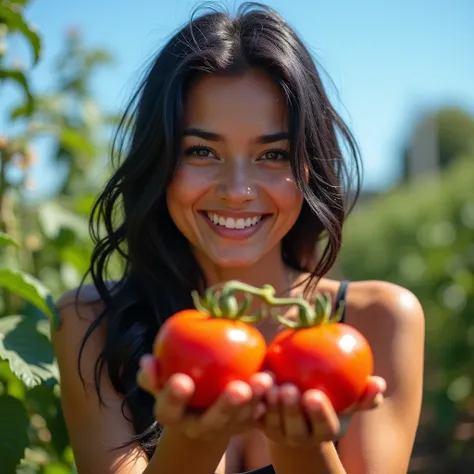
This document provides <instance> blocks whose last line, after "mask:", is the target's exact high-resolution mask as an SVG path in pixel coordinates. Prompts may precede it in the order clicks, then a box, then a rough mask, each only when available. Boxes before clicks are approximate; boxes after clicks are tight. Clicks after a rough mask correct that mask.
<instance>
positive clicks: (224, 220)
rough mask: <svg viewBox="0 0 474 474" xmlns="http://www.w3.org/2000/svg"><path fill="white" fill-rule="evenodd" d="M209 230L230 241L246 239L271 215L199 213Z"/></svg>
mask: <svg viewBox="0 0 474 474" xmlns="http://www.w3.org/2000/svg"><path fill="white" fill-rule="evenodd" d="M199 214H201V215H202V216H203V217H204V218H205V219H206V221H207V222H208V224H209V225H210V226H211V228H212V229H213V230H214V231H215V232H216V233H217V234H219V235H220V236H221V237H225V238H230V239H236V240H240V239H246V238H248V237H250V236H252V235H253V234H254V233H256V232H257V231H258V230H259V229H260V228H261V226H262V224H263V223H264V222H265V221H266V220H267V219H268V218H269V217H270V216H271V214H263V213H262V214H258V213H249V212H247V213H243V212H242V213H233V215H232V216H230V215H228V214H226V213H222V214H221V213H218V212H212V211H201V212H200V213H199Z"/></svg>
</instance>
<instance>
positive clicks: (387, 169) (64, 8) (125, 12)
mask: <svg viewBox="0 0 474 474" xmlns="http://www.w3.org/2000/svg"><path fill="white" fill-rule="evenodd" d="M197 3H199V2H195V1H186V0H166V1H165V0H155V1H151V0H134V1H133V2H132V0H81V1H80V2H64V1H61V0H36V1H33V2H32V4H31V6H30V7H29V8H28V10H27V17H28V19H29V20H30V22H32V23H33V24H35V25H36V26H37V27H38V28H39V30H40V32H41V33H42V35H43V40H44V45H45V51H44V57H43V61H42V62H41V64H40V65H39V66H38V67H37V68H36V69H35V71H34V73H33V84H34V87H35V89H39V90H44V89H47V88H48V87H49V86H50V85H51V84H52V83H53V81H54V77H53V76H52V74H51V71H52V59H54V56H55V55H56V53H57V52H58V51H59V50H60V48H61V43H62V41H63V38H64V31H65V29H66V28H68V27H70V26H75V27H78V28H79V29H81V30H82V32H83V33H84V36H85V39H86V42H87V43H88V44H89V45H94V46H103V47H106V48H108V49H110V50H111V51H112V52H113V54H114V55H115V56H116V58H117V63H116V64H115V66H113V67H112V68H110V69H108V70H104V71H103V72H102V73H100V74H98V75H97V77H96V78H95V88H96V91H97V94H98V97H99V98H100V101H101V103H102V104H103V105H104V106H105V107H106V108H107V109H117V108H118V107H121V106H123V104H124V102H125V101H126V99H127V97H128V94H129V93H130V92H131V91H132V89H133V86H134V85H135V84H136V80H137V78H138V73H139V72H140V70H141V68H142V67H143V65H144V63H145V62H146V61H147V60H148V59H149V58H150V56H151V55H152V54H154V53H155V52H156V51H157V50H158V48H159V47H160V46H161V45H162V44H163V42H164V41H165V40H166V39H168V38H169V36H170V35H171V34H172V32H173V31H174V30H175V29H176V28H177V27H178V26H179V25H180V24H182V23H183V22H184V21H186V20H187V19H188V18H189V14H190V12H191V11H192V9H193V7H194V6H195V5H196V4H197ZM240 3H241V2H240V1H237V2H235V1H234V2H230V3H229V2H227V3H226V4H227V5H231V6H232V5H237V4H240ZM267 4H268V5H270V6H272V7H274V8H276V9H277V10H278V11H279V12H280V13H281V14H282V15H283V16H284V17H285V18H286V19H287V20H288V22H289V23H290V24H291V25H292V26H293V27H295V29H296V30H297V31H298V32H299V33H300V34H301V36H302V37H303V40H304V41H305V42H306V44H308V45H309V47H310V48H311V50H312V51H313V52H314V54H315V57H316V58H317V60H318V61H319V62H320V63H321V64H322V65H323V67H324V68H325V70H326V71H327V73H328V74H329V76H330V77H331V79H332V80H333V82H334V84H335V86H336V89H337V92H338V95H336V93H335V92H334V91H331V92H330V96H331V97H333V99H334V101H335V105H336V107H337V108H338V110H339V111H340V112H341V113H342V115H343V117H344V118H345V119H346V120H347V122H348V123H349V125H350V126H351V127H352V130H353V132H354V134H355V136H356V139H357V140H358V142H359V145H360V147H361V151H362V155H363V161H364V168H365V181H364V184H365V187H366V189H377V190H382V189H385V188H387V187H389V186H391V185H392V184H393V183H394V182H395V181H396V179H397V178H398V173H399V160H398V156H399V153H398V152H399V147H400V146H401V143H402V142H403V140H404V138H405V137H406V134H407V133H408V131H409V130H410V127H411V126H412V124H413V122H414V121H415V120H416V119H417V118H418V117H419V115H420V114H421V113H423V111H424V110H427V109H430V108H432V107H435V106H440V105H445V104H449V105H452V104H455V105H460V106H462V107H465V108H467V109H468V110H470V111H472V112H474V53H473V49H474V28H473V26H472V25H473V24H474V2H470V1H469V0H442V1H441V0H417V1H413V0H411V1H409V0H401V1H400V0H399V1H389V0H386V1H375V0H367V1H350V0H331V1H328V0H325V1H322V0H286V1H285V0H274V1H268V2H267ZM2 97H3V98H5V96H4V95H3V94H2V95H1V96H0V100H2ZM7 98H8V96H7ZM5 103H6V102H5ZM3 110H4V107H1V105H0V127H1V126H2V123H4V120H2V117H1V114H2V112H3ZM0 133H1V131H0ZM42 155H43V156H41V163H40V166H39V171H38V172H39V173H40V174H41V175H42V179H41V184H42V186H43V187H45V188H47V187H50V186H51V185H52V184H53V183H54V182H55V179H56V178H55V175H54V173H51V172H47V168H46V164H47V156H46V155H47V153H46V152H45V150H43V153H42Z"/></svg>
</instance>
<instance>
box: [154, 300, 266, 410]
mask: <svg viewBox="0 0 474 474" xmlns="http://www.w3.org/2000/svg"><path fill="white" fill-rule="evenodd" d="M266 348H267V345H266V342H265V339H264V338H263V336H262V335H261V334H260V332H259V331H258V330H257V329H255V328H254V327H253V326H250V325H249V324H247V323H245V322H242V321H239V320H230V319H226V318H218V317H212V316H210V315H208V314H205V313H202V312H201V311H198V310H195V309H191V310H185V311H181V312H179V313H176V314H174V315H173V316H172V317H171V318H169V319H168V320H167V321H166V322H165V323H164V324H163V326H162V327H161V328H160V331H159V332H158V334H157V336H156V339H155V343H154V347H153V354H154V355H155V356H156V357H157V359H158V362H157V372H158V379H159V382H160V386H163V385H164V384H165V382H166V381H167V380H168V379H169V377H170V376H171V375H173V374H175V373H178V372H179V373H183V374H186V375H189V376H190V377H191V378H192V379H193V381H194V383H195V385H196V391H195V393H194V396H193V397H192V399H191V401H190V403H189V406H190V407H192V408H198V409H205V408H207V407H209V406H210V405H211V404H212V403H213V402H214V401H215V400H216V399H217V398H218V397H219V395H220V394H221V392H222V390H223V389H224V387H225V386H226V385H227V384H228V383H229V382H231V381H233V380H242V381H244V382H246V381H248V380H249V378H250V377H251V376H252V375H253V374H255V373H256V372H258V371H259V370H261V367H262V364H263V361H264V360H265V353H266Z"/></svg>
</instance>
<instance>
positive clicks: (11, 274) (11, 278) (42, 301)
mask: <svg viewBox="0 0 474 474" xmlns="http://www.w3.org/2000/svg"><path fill="white" fill-rule="evenodd" d="M0 287H2V288H6V289H7V290H9V291H11V292H12V293H15V294H16V295H18V296H20V297H22V298H24V299H25V300H26V301H29V302H30V303H32V304H34V305H35V306H36V307H37V308H39V309H40V310H41V311H42V312H43V313H44V314H45V316H47V317H48V319H49V320H50V322H51V325H52V327H53V329H57V328H58V326H59V315H58V314H57V312H56V309H55V307H54V304H53V299H52V296H51V294H50V292H49V290H48V289H47V288H46V287H45V286H44V285H43V284H42V283H41V282H40V281H38V280H37V279H36V278H34V277H33V276H31V275H29V274H28V273H25V272H22V271H20V270H11V269H8V268H2V269H0Z"/></svg>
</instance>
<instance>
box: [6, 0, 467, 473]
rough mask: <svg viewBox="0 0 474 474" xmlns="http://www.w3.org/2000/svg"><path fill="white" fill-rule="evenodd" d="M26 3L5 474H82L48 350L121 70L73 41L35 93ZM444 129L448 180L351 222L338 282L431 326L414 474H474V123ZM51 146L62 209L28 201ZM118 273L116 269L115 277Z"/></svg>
mask: <svg viewBox="0 0 474 474" xmlns="http://www.w3.org/2000/svg"><path fill="white" fill-rule="evenodd" d="M27 3H28V0H16V1H15V0H0V92H1V90H2V89H3V88H4V87H5V85H7V84H8V87H11V85H12V84H13V85H15V86H16V87H17V88H18V90H20V91H22V97H23V99H22V101H21V102H20V103H18V104H16V106H15V108H14V109H13V110H11V113H10V117H9V119H8V120H9V124H10V125H11V126H12V127H11V129H12V130H15V132H14V133H13V132H12V133H10V134H9V136H8V137H7V136H5V134H2V133H1V131H0V474H12V473H15V472H16V473H22V474H33V473H42V474H65V473H73V472H76V471H75V466H74V458H73V453H72V451H71V448H70V446H69V441H68V435H67V430H66V427H65V423H64V419H63V416H62V411H61V405H60V398H59V395H60V391H59V385H58V370H57V365H56V361H55V358H54V354H53V351H52V348H51V344H50V330H51V327H55V325H56V324H57V316H56V313H55V310H54V305H53V301H54V299H55V298H57V297H58V296H59V295H60V294H61V293H63V292H64V291H66V290H68V289H70V288H73V287H75V286H77V284H78V283H79V282H80V278H81V277H82V275H83V274H84V272H85V270H86V268H87V263H88V258H89V255H90V251H91V242H90V239H89V235H88V229H87V217H88V213H89V211H90V208H91V204H92V202H93V199H94V196H95V194H96V193H97V191H98V189H99V186H100V184H101V183H102V182H103V179H104V178H105V176H106V173H107V172H108V168H107V158H106V157H107V153H106V151H107V142H106V141H104V138H103V137H104V136H106V135H107V132H108V131H109V130H110V127H111V126H113V125H114V124H115V123H116V120H117V118H116V117H115V116H113V115H112V116H110V115H108V114H105V113H104V112H103V110H102V109H101V107H100V105H99V101H98V100H97V98H96V97H94V96H93V94H92V92H91V87H90V80H91V77H92V76H93V75H94V74H95V72H96V71H97V70H98V69H100V68H102V67H107V66H108V65H110V64H111V62H112V60H113V58H112V57H111V56H110V54H109V53H108V52H107V51H104V50H101V49H88V48H85V46H84V43H83V41H82V38H81V36H80V35H79V34H78V33H77V32H74V31H70V32H69V33H68V34H67V36H66V38H65V42H64V49H63V52H62V53H61V55H60V56H59V57H58V58H57V61H56V64H55V68H56V69H55V71H54V72H55V77H57V84H56V87H55V89H54V90H52V91H51V90H50V91H48V93H41V92H40V91H32V88H31V83H30V76H31V74H32V71H33V70H34V67H35V65H36V64H37V63H38V62H39V61H41V53H42V50H43V47H44V45H43V44H42V40H41V34H40V32H37V31H35V30H34V29H33V28H32V27H31V26H30V25H29V24H28V21H27V20H26V18H25V15H24V9H25V6H26V5H27ZM12 37H20V38H21V39H22V41H23V42H24V43H25V44H26V45H28V47H29V49H30V51H31V55H30V56H31V64H30V65H29V66H28V67H27V68H25V69H21V68H18V67H15V64H14V62H13V61H12V60H11V57H9V54H8V45H9V40H10V39H11V38H12ZM433 118H434V120H435V121H436V122H437V123H438V125H439V139H440V140H441V142H440V147H441V151H442V156H443V171H442V173H441V174H440V175H439V176H436V177H431V178H428V177H427V178H426V179H425V178H424V179H423V180H418V181H416V182H411V183H408V184H403V185H402V186H400V187H398V188H397V189H396V190H394V191H393V192H390V193H388V194H385V195H383V196H379V197H375V198H371V199H368V200H366V201H365V202H362V203H361V204H359V207H358V208H357V210H356V211H355V212H354V214H353V215H352V217H351V218H350V220H349V223H348V226H347V230H346V235H345V240H344V247H343V252H342V255H341V257H340V260H339V270H340V271H342V272H343V274H344V275H345V276H347V277H349V278H350V279H353V280H360V279H382V280H388V281H392V282H396V283H399V284H400V285H403V286H406V287H408V288H409V289H411V290H412V291H413V292H414V293H415V294H416V295H417V296H418V297H419V298H420V300H421V302H422V304H423V306H424V309H425V313H426V367H425V394H424V408H423V415H422V419H421V422H420V428H419V433H418V436H417V442H416V446H415V450H414V453H413V459H412V465H411V470H410V472H411V473H434V474H436V473H447V472H450V473H461V474H464V473H466V474H467V473H468V472H474V443H473V439H474V396H473V388H472V387H473V374H474V316H473V314H474V276H473V270H474V187H473V182H474V149H473V148H472V146H471V145H472V138H473V137H472V130H474V125H473V124H474V120H473V119H472V117H470V116H468V115H467V114H466V113H465V112H462V111H459V110H456V109H453V108H446V109H444V110H439V111H436V112H435V113H434V115H433V117H431V119H433ZM45 137H46V138H47V139H48V140H49V141H50V143H52V144H53V145H52V148H51V149H52V156H51V157H50V158H51V159H52V163H53V164H52V166H54V167H56V166H62V167H64V169H66V175H65V179H64V181H63V182H62V184H61V186H60V188H59V189H58V190H57V191H56V193H55V194H54V195H53V196H50V197H48V198H46V199H43V200H41V201H39V202H38V201H32V200H31V199H27V196H28V190H29V189H31V187H32V186H34V185H35V183H34V182H32V176H31V174H32V170H33V168H34V163H35V158H36V154H35V144H36V143H37V141H38V139H42V138H45ZM118 272H120V262H112V268H111V277H112V278H113V276H114V274H116V273H118Z"/></svg>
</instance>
